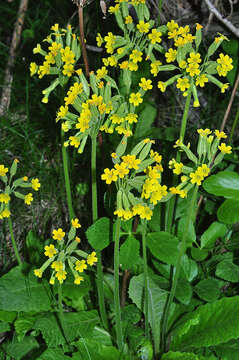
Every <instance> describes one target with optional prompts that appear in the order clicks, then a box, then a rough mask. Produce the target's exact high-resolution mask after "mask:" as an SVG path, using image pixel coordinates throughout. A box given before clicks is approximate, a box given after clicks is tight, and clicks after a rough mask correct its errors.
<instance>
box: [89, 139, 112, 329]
mask: <svg viewBox="0 0 239 360" xmlns="http://www.w3.org/2000/svg"><path fill="white" fill-rule="evenodd" d="M91 186H92V218H93V223H94V222H95V221H96V220H97V219H98V205H97V180H96V136H92V138H91ZM96 253H97V254H96V256H97V259H98V261H97V280H96V284H97V292H98V300H99V309H100V316H101V320H102V323H103V326H104V328H105V329H107V330H108V328H109V325H108V319H107V315H106V309H105V299H104V277H103V269H102V260H101V251H99V250H98V251H97V252H96Z"/></svg>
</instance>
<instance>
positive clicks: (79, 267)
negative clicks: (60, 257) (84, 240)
mask: <svg viewBox="0 0 239 360" xmlns="http://www.w3.org/2000/svg"><path fill="white" fill-rule="evenodd" d="M85 269H87V265H86V263H85V260H76V262H75V270H76V271H79V272H83V271H84V270H85Z"/></svg>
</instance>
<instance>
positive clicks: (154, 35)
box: [148, 29, 162, 44]
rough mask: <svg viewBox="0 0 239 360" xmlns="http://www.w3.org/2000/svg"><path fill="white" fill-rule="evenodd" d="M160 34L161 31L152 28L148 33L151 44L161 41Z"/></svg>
mask: <svg viewBox="0 0 239 360" xmlns="http://www.w3.org/2000/svg"><path fill="white" fill-rule="evenodd" d="M161 36H162V33H161V32H160V31H158V30H157V29H153V30H152V32H151V33H150V34H149V35H148V37H149V39H150V40H151V43H152V44H156V43H160V42H161V41H162V39H161Z"/></svg>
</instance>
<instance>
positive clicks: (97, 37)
mask: <svg viewBox="0 0 239 360" xmlns="http://www.w3.org/2000/svg"><path fill="white" fill-rule="evenodd" d="M103 42H104V40H103V38H102V36H101V34H100V33H97V36H96V43H97V46H98V47H101V45H102V44H103Z"/></svg>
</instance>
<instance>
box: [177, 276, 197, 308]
mask: <svg viewBox="0 0 239 360" xmlns="http://www.w3.org/2000/svg"><path fill="white" fill-rule="evenodd" d="M192 293H193V291H192V286H191V285H190V283H189V282H188V281H187V280H186V279H185V278H182V277H181V278H179V279H178V284H177V288H176V292H175V297H176V298H177V299H178V300H179V301H180V302H181V303H182V304H185V305H188V304H189V303H190V300H191V298H192Z"/></svg>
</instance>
